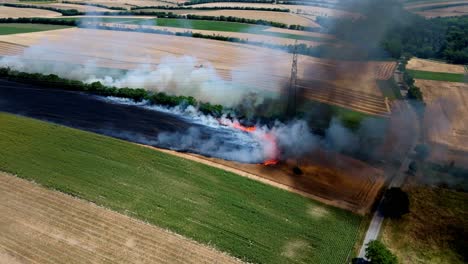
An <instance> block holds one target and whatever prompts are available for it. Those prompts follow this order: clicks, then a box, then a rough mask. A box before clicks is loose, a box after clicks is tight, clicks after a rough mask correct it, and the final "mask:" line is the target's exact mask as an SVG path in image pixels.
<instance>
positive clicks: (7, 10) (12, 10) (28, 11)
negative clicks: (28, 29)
mask: <svg viewBox="0 0 468 264" xmlns="http://www.w3.org/2000/svg"><path fill="white" fill-rule="evenodd" d="M61 15H62V14H60V13H57V12H54V11H49V10H42V9H35V8H16V7H8V6H0V18H5V17H11V18H18V17H58V16H61Z"/></svg>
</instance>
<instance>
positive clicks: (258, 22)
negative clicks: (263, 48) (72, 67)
mask: <svg viewBox="0 0 468 264" xmlns="http://www.w3.org/2000/svg"><path fill="white" fill-rule="evenodd" d="M3 5H4V6H9V7H18V8H37V9H44V10H49V11H54V12H58V13H61V14H62V15H63V16H82V15H89V16H93V15H95V16H157V17H158V18H177V19H192V20H209V21H226V22H236V23H245V24H253V25H262V26H270V27H278V28H288V29H292V30H311V31H314V30H315V28H310V27H304V26H301V25H287V24H285V23H280V22H275V21H267V20H263V19H248V18H240V17H233V16H201V15H193V14H189V15H177V14H174V13H172V12H161V11H143V10H140V11H137V10H139V9H135V10H131V11H120V12H109V11H107V12H80V11H78V10H76V9H59V8H54V7H47V6H35V5H21V4H3Z"/></svg>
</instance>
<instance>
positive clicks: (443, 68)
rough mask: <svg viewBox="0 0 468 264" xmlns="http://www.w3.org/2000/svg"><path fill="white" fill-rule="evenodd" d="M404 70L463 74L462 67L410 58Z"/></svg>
mask: <svg viewBox="0 0 468 264" xmlns="http://www.w3.org/2000/svg"><path fill="white" fill-rule="evenodd" d="M406 68H408V69H410V70H419V71H430V72H447V73H461V74H464V73H465V69H464V67H463V65H457V64H449V63H444V62H439V61H433V60H425V59H419V58H412V59H411V60H410V61H409V62H408V65H407V66H406Z"/></svg>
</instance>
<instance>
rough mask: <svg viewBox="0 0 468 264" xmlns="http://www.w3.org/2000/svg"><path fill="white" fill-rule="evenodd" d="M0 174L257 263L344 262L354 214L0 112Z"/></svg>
mask: <svg viewBox="0 0 468 264" xmlns="http://www.w3.org/2000/svg"><path fill="white" fill-rule="evenodd" d="M0 138H1V140H0V170H2V171H6V172H10V173H13V174H16V175H18V176H19V177H22V178H25V179H29V180H33V181H35V182H37V183H39V184H41V185H43V186H46V187H49V188H53V189H57V190H60V191H63V192H66V193H69V194H72V195H74V196H77V197H80V198H83V199H86V200H89V201H93V202H95V203H97V204H99V205H102V206H105V207H108V208H111V209H113V210H116V211H119V212H122V213H126V214H128V215H131V216H134V217H137V218H140V219H142V220H144V221H147V222H149V223H151V224H154V225H157V226H160V227H163V228H167V229H169V230H172V231H174V232H176V233H179V234H181V235H184V236H187V237H190V238H192V239H195V240H197V241H200V242H202V243H205V244H210V245H213V246H215V247H216V248H218V249H220V250H223V251H226V252H229V253H230V254H232V255H234V256H237V257H240V258H242V259H243V260H246V261H250V262H257V263H344V262H345V260H346V258H347V255H348V253H349V252H350V250H351V249H352V248H353V245H354V243H355V237H356V234H357V232H358V228H359V224H360V221H361V219H362V218H361V217H360V216H358V215H355V214H352V213H350V212H348V211H344V210H341V209H337V208H333V207H329V206H326V205H323V204H320V203H318V202H316V201H313V200H310V199H307V198H304V197H302V196H299V195H296V194H294V193H290V192H287V191H284V190H281V189H277V188H274V187H272V186H269V185H265V184H263V183H260V182H256V181H253V180H250V179H247V178H244V177H241V176H238V175H235V174H232V173H229V172H225V171H223V170H220V169H216V168H213V167H210V166H207V165H204V164H200V163H196V162H194V161H190V160H186V159H182V158H179V157H175V156H172V155H168V154H164V153H161V152H158V151H155V150H151V149H149V148H145V147H141V146H138V145H135V144H132V143H129V142H126V141H122V140H118V139H114V138H110V137H105V136H101V135H97V134H93V133H89V132H84V131H80V130H76V129H71V128H67V127H63V126H59V125H55V124H50V123H46V122H42V121H37V120H33V119H29V118H24V117H19V116H14V115H11V114H5V113H0Z"/></svg>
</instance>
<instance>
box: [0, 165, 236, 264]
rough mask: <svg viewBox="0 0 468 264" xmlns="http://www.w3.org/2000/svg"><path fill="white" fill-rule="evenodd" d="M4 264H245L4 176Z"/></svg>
mask: <svg viewBox="0 0 468 264" xmlns="http://www.w3.org/2000/svg"><path fill="white" fill-rule="evenodd" d="M0 199H1V201H2V202H1V203H0V232H1V234H2V235H1V236H0V262H2V263H240V261H238V260H237V259H234V258H232V257H229V256H227V255H225V254H224V253H221V252H218V251H216V250H214V249H212V248H208V247H206V246H202V245H200V244H198V243H196V242H194V241H191V240H188V239H186V238H184V237H182V236H180V235H176V234H173V233H170V232H168V231H166V230H164V229H161V228H158V227H155V226H151V225H149V224H146V223H143V222H141V221H138V220H135V219H133V218H130V217H128V216H125V215H122V214H119V213H116V212H112V211H110V210H107V209H104V208H102V207H98V206H96V205H94V204H92V203H89V202H85V201H83V200H79V199H77V198H73V197H71V196H68V195H65V194H63V193H60V192H57V191H51V190H48V189H45V188H43V187H40V186H38V185H36V184H33V183H31V182H28V181H26V180H22V179H19V178H17V177H15V176H12V175H8V174H5V173H2V172H0Z"/></svg>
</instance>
